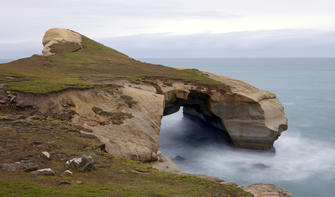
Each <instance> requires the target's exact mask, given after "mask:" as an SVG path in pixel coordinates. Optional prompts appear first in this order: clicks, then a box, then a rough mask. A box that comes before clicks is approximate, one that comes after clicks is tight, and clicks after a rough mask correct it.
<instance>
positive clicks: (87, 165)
mask: <svg viewBox="0 0 335 197" xmlns="http://www.w3.org/2000/svg"><path fill="white" fill-rule="evenodd" d="M65 166H66V168H68V169H71V170H78V171H80V172H87V171H91V170H92V169H93V168H94V160H93V158H92V156H88V155H83V156H81V157H78V158H73V159H70V160H68V161H67V162H66V163H65Z"/></svg>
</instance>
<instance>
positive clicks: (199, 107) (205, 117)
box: [163, 90, 232, 145]
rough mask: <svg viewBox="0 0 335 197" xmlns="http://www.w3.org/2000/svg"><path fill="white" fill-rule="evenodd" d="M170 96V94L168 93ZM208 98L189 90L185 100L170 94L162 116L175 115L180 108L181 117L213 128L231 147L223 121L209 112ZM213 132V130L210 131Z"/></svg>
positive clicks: (201, 93) (205, 95)
mask: <svg viewBox="0 0 335 197" xmlns="http://www.w3.org/2000/svg"><path fill="white" fill-rule="evenodd" d="M170 94H171V93H170ZM209 99H210V96H209V95H208V94H206V93H203V92H199V91H196V90H191V91H190V92H189V93H188V94H187V97H185V99H183V98H180V97H177V95H176V94H175V93H172V96H171V95H170V96H169V97H168V99H166V101H165V107H164V113H163V116H167V115H171V114H173V113H176V112H178V111H179V110H180V108H181V107H182V108H183V109H182V110H183V116H184V117H186V118H187V119H189V120H191V121H192V122H194V123H195V124H201V125H203V127H212V128H213V127H214V128H215V129H214V130H215V132H218V133H217V134H218V135H221V136H222V137H223V138H224V141H225V143H227V144H229V145H232V140H231V138H230V136H229V134H228V132H227V130H226V128H225V126H224V124H223V121H222V120H221V119H220V118H219V117H217V116H216V115H215V114H214V113H212V112H211V111H210V102H209ZM210 130H211V132H213V129H210Z"/></svg>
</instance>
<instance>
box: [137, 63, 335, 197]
mask: <svg viewBox="0 0 335 197" xmlns="http://www.w3.org/2000/svg"><path fill="white" fill-rule="evenodd" d="M141 60H142V61H146V62H150V63H155V64H162V65H167V66H174V67H185V68H197V69H199V70H204V71H209V72H212V73H216V74H221V75H225V76H229V77H233V78H236V79H240V80H243V81H245V82H248V83H250V84H252V85H254V86H256V87H258V88H261V89H266V90H270V91H271V92H274V93H275V94H276V95H277V97H278V98H279V99H280V101H281V102H282V103H283V104H284V107H285V112H286V115H287V118H288V120H289V129H288V130H287V131H285V132H284V133H283V134H282V136H281V137H280V138H279V139H278V140H277V141H276V142H275V145H274V146H275V149H276V152H275V153H262V152H255V151H247V150H238V149H235V148H231V147H229V146H228V145H227V144H226V143H225V140H224V139H223V138H220V136H219V135H218V132H217V130H215V128H211V127H209V126H208V125H205V124H203V123H201V122H199V121H197V120H194V119H191V118H189V117H183V113H182V111H179V112H178V113H175V114H172V115H169V116H165V117H164V118H163V121H162V128H161V136H160V151H161V152H163V154H164V155H166V156H168V157H169V158H171V159H173V160H174V161H175V163H176V164H177V165H178V166H179V167H180V168H181V169H183V170H184V171H186V172H189V173H196V174H207V175H210V176H216V177H219V178H222V179H224V180H225V181H234V182H236V183H237V184H239V185H249V184H253V183H258V182H269V183H274V184H276V185H278V186H280V187H283V188H285V189H287V190H288V191H289V192H291V193H293V194H294V196H295V197H332V196H334V195H335V58H311V59H309V58H247V59H244V58H242V59H241V58H227V59H141Z"/></svg>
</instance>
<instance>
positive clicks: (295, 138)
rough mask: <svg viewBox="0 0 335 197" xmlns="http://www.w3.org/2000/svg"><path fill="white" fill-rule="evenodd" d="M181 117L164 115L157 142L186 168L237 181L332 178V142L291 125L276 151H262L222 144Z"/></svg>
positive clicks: (334, 158)
mask: <svg viewBox="0 0 335 197" xmlns="http://www.w3.org/2000/svg"><path fill="white" fill-rule="evenodd" d="M181 118H182V113H181V112H178V113H176V114H173V115H170V116H168V117H166V118H164V120H163V124H162V132H161V135H162V138H164V139H162V140H161V142H160V144H161V151H162V152H163V153H165V154H167V156H168V157H170V158H171V159H174V158H175V157H176V156H178V155H179V156H181V157H183V158H184V159H185V160H176V161H175V162H176V163H177V164H178V165H179V166H180V167H181V168H182V169H183V170H184V171H186V172H190V173H197V174H207V175H212V176H216V177H220V178H223V179H225V180H232V181H237V182H238V183H240V184H251V183H255V182H277V181H299V180H303V179H306V178H310V177H312V176H315V175H316V174H318V176H320V175H321V174H323V175H322V176H326V177H328V178H330V179H332V178H335V169H334V166H335V148H334V146H333V145H332V144H327V143H325V142H320V141H318V140H316V139H309V138H307V137H304V136H303V135H302V134H301V132H299V131H298V130H296V129H294V128H292V129H291V128H290V130H289V131H287V132H285V133H284V134H283V135H282V136H281V137H280V140H278V141H277V142H276V143H275V149H276V151H275V153H270V152H266V153H264V152H257V151H248V150H241V149H235V148H232V147H230V146H228V145H226V144H222V143H220V142H219V141H215V140H216V139H215V138H216V137H215V136H211V135H212V134H208V133H209V132H207V131H204V129H206V128H204V127H203V125H200V126H199V125H194V124H196V123H194V121H193V120H188V119H187V118H186V119H185V118H183V119H181ZM192 124H193V125H192ZM207 129H208V128H207ZM193 134H194V135H193ZM212 137H213V138H212ZM211 140H212V141H213V140H214V142H212V143H211Z"/></svg>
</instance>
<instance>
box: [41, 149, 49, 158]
mask: <svg viewBox="0 0 335 197" xmlns="http://www.w3.org/2000/svg"><path fill="white" fill-rule="evenodd" d="M40 156H41V158H44V159H50V157H51V156H50V153H48V152H47V151H43V152H41V154H40Z"/></svg>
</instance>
